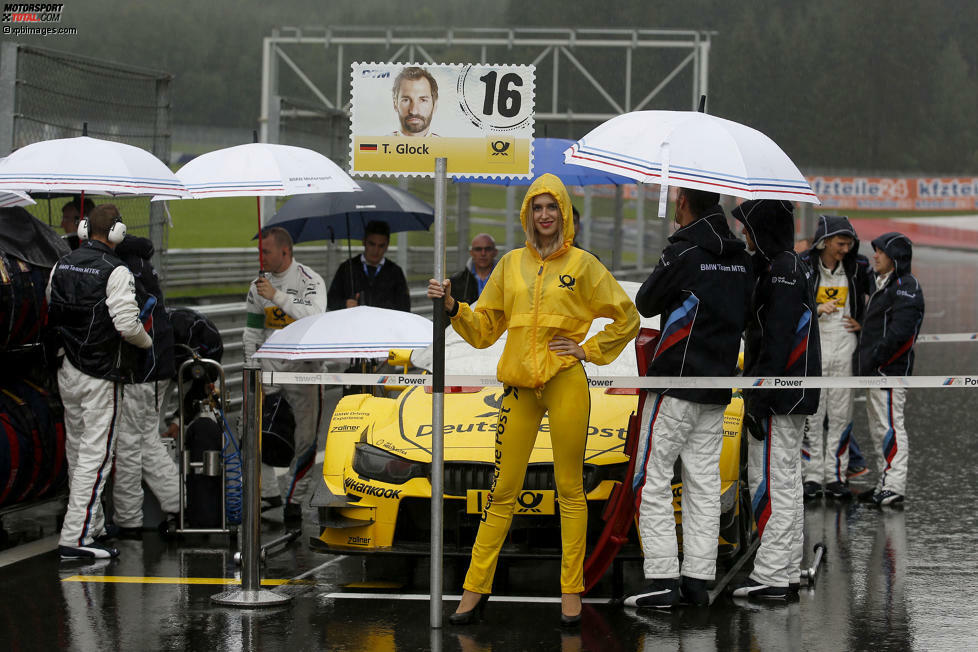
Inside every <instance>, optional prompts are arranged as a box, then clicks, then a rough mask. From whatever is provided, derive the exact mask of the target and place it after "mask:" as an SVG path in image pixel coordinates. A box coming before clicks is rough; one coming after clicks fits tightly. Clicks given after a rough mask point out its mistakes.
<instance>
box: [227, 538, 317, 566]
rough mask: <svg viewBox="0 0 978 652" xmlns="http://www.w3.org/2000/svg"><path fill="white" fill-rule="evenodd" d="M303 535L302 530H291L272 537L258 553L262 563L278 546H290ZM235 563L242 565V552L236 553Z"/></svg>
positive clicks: (283, 547)
mask: <svg viewBox="0 0 978 652" xmlns="http://www.w3.org/2000/svg"><path fill="white" fill-rule="evenodd" d="M301 535H302V530H289V531H288V532H286V533H285V534H283V535H282V536H280V537H276V538H274V539H272V540H271V541H269V542H268V543H266V544H265V545H263V546H262V547H261V551H260V552H259V553H258V558H259V560H260V561H261V562H262V563H265V558H266V557H267V556H268V555H269V553H270V552H271V551H273V550H275V549H276V548H282V549H283V550H284V549H285V547H286V546H288V545H289V544H290V543H292V542H293V541H295V540H296V539H298V538H299V537H300V536H301ZM234 563H235V565H237V566H240V565H241V553H240V552H236V553H234Z"/></svg>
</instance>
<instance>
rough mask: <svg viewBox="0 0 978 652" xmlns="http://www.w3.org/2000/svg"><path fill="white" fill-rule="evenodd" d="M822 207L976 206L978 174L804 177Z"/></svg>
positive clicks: (955, 208)
mask: <svg viewBox="0 0 978 652" xmlns="http://www.w3.org/2000/svg"><path fill="white" fill-rule="evenodd" d="M807 179H808V183H809V185H811V187H812V190H814V191H815V194H817V195H818V198H819V199H820V200H822V207H823V208H854V209H859V208H863V209H878V210H908V211H913V210H972V209H978V177H836V176H810V177H807Z"/></svg>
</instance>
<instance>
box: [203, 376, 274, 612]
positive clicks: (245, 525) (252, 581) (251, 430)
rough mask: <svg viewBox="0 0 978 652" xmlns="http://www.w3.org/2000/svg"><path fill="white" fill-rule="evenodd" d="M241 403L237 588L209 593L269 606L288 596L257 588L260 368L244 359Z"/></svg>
mask: <svg viewBox="0 0 978 652" xmlns="http://www.w3.org/2000/svg"><path fill="white" fill-rule="evenodd" d="M243 373H244V379H243V380H244V390H245V391H244V402H243V403H242V404H241V422H242V423H243V424H244V432H243V433H242V434H241V456H242V460H241V462H242V464H241V466H242V471H243V476H244V478H243V480H244V508H243V510H242V514H241V536H240V537H239V538H240V541H241V588H235V589H232V590H230V591H225V592H223V593H217V594H215V595H212V596H211V600H213V601H214V602H216V603H217V604H223V605H228V606H233V607H271V606H274V605H280V604H283V603H285V602H288V601H290V600H291V599H292V597H291V596H288V595H281V594H279V593H274V592H272V591H266V590H264V589H262V588H261V566H260V563H261V560H260V558H259V556H260V553H261V402H262V390H261V367H260V366H259V365H258V363H257V362H255V361H253V360H248V361H247V362H245V368H244V372H243Z"/></svg>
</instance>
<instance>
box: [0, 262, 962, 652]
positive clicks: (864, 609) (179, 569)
mask: <svg viewBox="0 0 978 652" xmlns="http://www.w3.org/2000/svg"><path fill="white" fill-rule="evenodd" d="M915 272H916V273H917V275H918V278H919V279H920V281H921V283H922V285H923V287H924V291H925V296H926V299H927V318H926V320H925V323H924V328H923V331H924V332H929V333H935V332H959V331H970V330H978V302H976V297H978V292H976V290H978V256H975V255H973V254H957V253H948V252H933V251H930V252H918V257H917V260H916V261H915ZM917 351H918V358H917V369H916V373H918V374H952V373H958V374H962V373H971V374H974V373H978V345H976V344H970V343H943V344H928V345H920V346H919V347H918V349H917ZM972 392H973V390H969V389H948V390H939V389H927V390H913V391H911V392H909V394H908V400H907V408H906V416H907V426H908V430H909V433H910V446H911V461H910V480H909V484H908V487H909V488H908V502H907V504H906V507H905V508H903V509H893V508H884V509H877V508H871V507H867V506H865V505H859V504H856V503H836V502H832V501H829V500H826V499H822V500H821V501H818V502H816V503H812V504H809V505H808V506H807V507H806V513H805V528H806V551H807V553H806V562H805V563H806V564H807V563H809V560H810V557H811V550H812V546H813V545H814V544H815V543H816V542H824V543H825V545H826V546H827V554H826V559H825V563H824V565H823V568H822V570H821V572H820V574H819V577H818V579H817V584H816V586H815V587H814V588H806V587H804V585H803V588H802V591H801V596H800V599H799V600H798V601H797V602H793V603H788V604H765V603H747V602H743V603H735V602H734V601H733V600H732V599H730V598H729V597H725V596H724V597H721V598H719V599H718V601H717V603H716V604H715V605H714V606H713V607H712V608H710V609H692V608H689V609H676V610H673V611H670V612H663V613H659V612H646V611H641V612H640V611H636V610H631V609H628V610H626V609H623V608H621V607H620V606H617V605H614V604H607V603H605V602H599V603H594V604H588V605H586V607H585V611H584V619H583V625H582V626H581V628H580V629H579V630H577V631H569V632H568V631H562V630H561V628H560V627H559V625H558V619H559V605H558V604H557V603H553V602H550V603H536V602H525V603H521V602H501V601H490V602H489V605H488V608H487V609H486V619H485V620H484V621H483V622H480V623H477V624H474V625H472V626H470V627H465V628H453V627H451V626H450V625H448V623H447V615H448V613H450V612H451V611H452V610H453V609H454V606H455V605H454V601H453V600H449V599H446V601H445V616H446V623H445V627H444V629H442V630H431V629H430V628H429V627H428V609H429V606H428V602H427V600H426V599H415V600H401V599H396V598H393V597H390V596H392V595H397V594H401V593H407V594H415V595H417V594H425V593H427V578H428V566H427V564H426V563H425V562H424V561H399V560H391V559H366V558H362V557H353V556H350V557H331V556H326V555H320V554H316V553H313V552H311V551H310V550H309V549H308V547H307V545H306V543H305V542H306V541H308V538H309V537H310V536H313V535H314V534H316V531H315V526H314V520H315V519H314V516H313V514H312V513H307V514H306V520H305V525H304V533H303V537H302V538H301V539H300V541H299V542H298V543H296V544H293V545H292V546H291V547H289V548H288V549H286V550H285V551H283V552H281V553H279V554H276V555H273V556H271V557H270V558H269V560H268V565H267V569H266V571H265V573H264V576H265V577H266V578H271V579H291V578H295V577H297V576H299V575H302V574H308V576H307V577H305V578H304V580H305V581H306V583H302V582H300V583H295V584H291V585H286V586H281V587H278V588H276V589H275V590H276V591H279V592H282V593H287V594H289V595H292V596H293V601H292V602H291V603H290V604H288V605H286V606H284V607H276V608H274V609H258V610H251V611H249V610H239V609H231V608H225V607H218V606H215V605H213V604H212V603H211V602H210V596H211V595H213V594H215V593H218V592H220V591H222V590H224V588H225V587H224V586H223V585H221V584H170V583H164V584H132V583H107V582H93V581H63V580H66V579H68V578H72V577H76V576H94V577H96V578H97V577H105V576H108V577H115V576H123V577H154V578H187V577H192V578H215V580H220V579H221V578H233V577H235V576H236V573H237V568H236V566H235V565H234V561H233V555H232V553H231V552H230V551H229V550H228V548H227V547H226V545H224V544H223V540H222V539H214V540H211V541H209V542H208V541H207V540H192V541H191V540H187V541H183V542H169V543H167V542H161V541H160V540H159V538H158V537H157V536H156V535H155V533H146V534H145V536H144V537H143V539H142V541H121V542H120V543H119V547H120V549H121V552H122V556H121V558H120V559H119V560H117V561H112V562H97V563H95V564H68V563H59V562H58V560H57V558H56V556H55V554H54V553H48V554H45V555H41V556H37V557H34V558H32V559H28V560H26V561H22V562H19V563H16V564H13V565H10V566H7V567H4V568H2V569H0V595H2V596H3V608H2V609H0V640H2V641H3V647H4V648H5V649H8V650H37V649H77V650H134V649H179V650H190V649H193V650H209V651H210V650H213V651H216V650H319V649H322V650H372V651H373V650H376V651H380V652H387V651H395V650H398V651H399V650H420V649H434V650H461V651H464V652H475V651H479V652H482V651H489V650H499V651H501V650H507V651H509V650H562V651H567V652H571V651H577V650H600V651H602V652H607V651H610V652H614V651H619V650H621V651H632V650H703V651H709V650H727V649H758V650H791V649H806V650H832V651H833V652H836V651H838V650H845V649H873V650H898V649H899V650H903V649H910V648H924V649H968V648H973V641H974V632H975V631H978V604H976V603H975V601H974V600H973V598H972V596H973V595H975V593H976V589H978V564H976V563H975V562H976V559H978V555H976V553H975V546H974V543H973V540H974V538H975V535H976V532H978V513H976V509H975V505H976V504H978V482H976V471H975V466H976V456H975V454H974V451H975V435H974V432H975V428H974V424H975V421H976V418H978V401H976V400H975V397H974V395H973V394H972ZM855 416H856V424H855V432H856V433H857V437H860V442H861V443H862V444H863V450H864V451H865V452H866V453H867V454H868V455H869V457H870V460H871V466H870V468H871V469H876V468H878V466H875V465H876V463H877V461H878V457H879V456H878V454H874V453H873V451H872V446H871V444H870V441H869V437H868V434H866V433H867V431H866V417H865V404H864V403H862V402H859V403H857V404H856V410H855ZM874 481H875V476H874V474H873V473H870V474H869V475H867V476H864V477H862V478H858V479H857V480H855V481H853V484H854V486H855V488H856V489H861V488H864V487H868V486H870V485H871V484H872V483H873V482H874ZM31 518H36V519H37V520H36V522H32V521H31ZM45 519H50V514H48V515H43V516H42V517H40V516H39V517H31V516H19V517H17V518H16V519H5V525H7V526H8V528H12V529H14V530H17V531H23V532H27V531H31V532H34V531H37V532H39V533H40V534H43V535H44V536H46V535H49V534H51V531H52V526H51V525H50V524H49V523H48V520H45ZM18 528H20V530H18ZM281 531H282V529H281V525H280V524H276V523H272V522H266V523H265V524H264V537H265V538H266V539H271V538H273V537H275V536H277V535H278V534H279V533H280V532H281ZM311 569H315V570H314V571H313V572H311V573H310V570H311ZM748 569H749V564H748ZM464 570H465V569H464V564H455V563H452V562H446V566H445V591H446V593H447V594H449V595H451V594H457V593H458V592H459V590H460V584H461V577H462V574H463V573H464ZM625 572H626V589H630V588H633V587H636V586H637V585H638V584H639V583H641V581H642V580H641V566H640V565H639V564H638V563H628V564H626V566H625ZM558 573H559V569H558V566H557V564H556V563H555V562H547V563H543V564H517V565H513V566H512V568H510V570H509V574H508V577H509V587H508V590H507V594H508V595H512V596H521V595H522V596H547V597H556V595H557V593H556V591H557V589H556V587H557V585H558V583H557V578H558ZM551 589H552V591H551ZM349 592H356V593H359V594H363V593H371V592H374V593H377V594H378V595H379V594H383V595H384V596H385V597H377V598H375V599H362V598H359V599H347V598H343V597H341V595H342V594H343V593H349ZM609 592H610V583H608V582H606V583H605V584H602V585H601V586H599V588H598V591H596V595H595V597H598V598H608V597H609Z"/></svg>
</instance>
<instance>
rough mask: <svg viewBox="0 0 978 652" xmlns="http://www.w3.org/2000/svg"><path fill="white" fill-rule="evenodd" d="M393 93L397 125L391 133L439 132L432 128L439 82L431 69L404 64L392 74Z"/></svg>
mask: <svg viewBox="0 0 978 652" xmlns="http://www.w3.org/2000/svg"><path fill="white" fill-rule="evenodd" d="M392 94H393V97H394V112H395V114H396V115H397V121H398V124H399V126H400V128H399V129H398V130H396V131H395V132H394V133H393V134H392V135H394V136H407V137H410V138H415V137H424V136H437V135H438V134H436V133H433V132H432V131H431V119H432V117H434V115H435V108H436V106H437V104H438V82H437V81H435V78H434V77H433V76H432V74H431V73H430V72H428V71H427V70H426V69H424V68H421V67H418V66H408V67H406V68H404V69H403V70H402V71H401V72H400V73H399V74H398V75H397V77H395V78H394V86H393V89H392Z"/></svg>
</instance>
